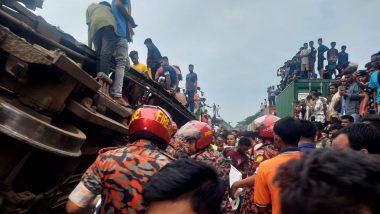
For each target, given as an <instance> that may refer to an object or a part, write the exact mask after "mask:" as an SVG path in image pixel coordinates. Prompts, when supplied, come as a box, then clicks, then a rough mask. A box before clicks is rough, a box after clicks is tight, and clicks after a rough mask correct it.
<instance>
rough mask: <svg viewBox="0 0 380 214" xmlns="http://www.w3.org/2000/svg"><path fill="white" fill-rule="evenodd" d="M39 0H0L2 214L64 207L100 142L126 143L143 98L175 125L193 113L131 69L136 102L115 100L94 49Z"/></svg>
mask: <svg viewBox="0 0 380 214" xmlns="http://www.w3.org/2000/svg"><path fill="white" fill-rule="evenodd" d="M20 2H21V3H22V4H20ZM42 3H43V1H42V0H22V1H21V0H20V1H14V0H0V6H1V7H0V213H59V212H61V211H62V210H63V208H64V205H65V203H66V201H67V196H68V194H69V193H70V192H71V190H72V189H73V188H74V187H75V185H76V184H77V183H78V182H79V180H80V178H81V176H82V174H83V172H84V170H86V169H87V167H88V166H89V165H90V164H91V163H92V162H93V161H94V160H95V158H96V156H97V152H98V151H99V149H101V148H104V147H112V146H122V145H124V144H125V143H126V142H127V138H128V136H127V132H128V125H127V124H128V119H129V117H130V115H131V114H132V113H133V109H135V108H137V107H138V106H140V105H143V104H149V105H159V106H161V107H163V108H164V109H166V110H167V111H168V112H169V113H170V114H171V115H172V117H173V119H174V120H175V122H176V123H177V124H178V125H183V124H184V123H186V122H187V121H189V120H192V119H194V116H193V114H191V113H190V112H189V111H187V109H186V108H184V107H183V106H182V105H181V104H180V103H179V102H178V101H177V100H176V99H174V98H173V97H172V96H171V95H170V94H169V93H167V92H166V91H165V90H163V89H162V88H161V87H160V86H159V85H158V84H157V83H156V82H154V81H152V80H149V79H147V78H145V76H144V75H141V74H140V73H138V72H136V71H134V70H130V71H128V72H126V77H125V82H126V83H127V84H128V93H129V96H130V97H129V98H130V102H131V105H132V107H133V108H131V109H127V108H124V107H122V106H120V105H118V104H117V103H116V102H114V101H113V100H112V99H111V98H110V96H109V94H108V90H109V87H110V84H111V83H112V80H111V79H109V78H108V77H107V76H105V75H104V76H100V77H98V78H94V74H95V54H94V52H93V51H92V50H91V49H89V48H88V47H87V46H85V45H82V44H80V43H79V42H77V41H76V40H75V39H74V38H73V37H72V36H70V35H68V34H66V33H64V32H62V31H60V30H59V29H57V28H56V27H54V26H51V25H50V24H48V23H47V22H46V21H45V20H44V19H43V18H41V17H38V16H36V15H34V14H33V13H32V12H31V11H30V10H29V9H31V10H33V9H35V8H36V7H42ZM27 8H29V9H27Z"/></svg>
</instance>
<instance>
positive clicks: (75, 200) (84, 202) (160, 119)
mask: <svg viewBox="0 0 380 214" xmlns="http://www.w3.org/2000/svg"><path fill="white" fill-rule="evenodd" d="M171 121H172V119H171V117H170V115H169V114H168V113H167V112H166V111H165V110H164V109H162V108H160V107H156V106H143V107H142V108H140V109H137V110H136V111H135V113H134V114H133V115H132V118H131V121H130V125H129V138H130V142H132V143H130V144H128V145H126V146H125V147H122V148H108V149H103V150H101V151H100V152H99V156H98V157H97V159H96V160H95V162H94V163H93V164H92V165H91V166H90V167H89V168H88V169H87V171H86V172H85V173H84V175H83V177H82V179H81V181H80V183H79V184H78V185H77V187H76V188H75V189H74V190H73V192H72V193H71V194H70V196H69V200H68V202H67V204H66V210H67V212H68V213H78V212H83V211H85V210H86V209H88V208H91V207H90V206H91V205H90V204H91V203H92V202H93V200H94V199H95V197H96V196H97V195H101V207H100V213H143V212H144V211H145V207H144V204H143V200H142V188H143V185H144V184H145V183H147V182H148V180H149V179H150V177H151V176H152V175H154V174H155V173H156V172H157V171H158V170H160V169H161V168H162V167H163V166H165V165H166V164H167V163H169V162H171V161H172V159H171V158H169V156H167V155H165V154H164V153H163V152H162V150H164V149H166V147H167V145H168V143H169V140H170V136H171V133H172V122H171Z"/></svg>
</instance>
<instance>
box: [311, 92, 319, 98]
mask: <svg viewBox="0 0 380 214" xmlns="http://www.w3.org/2000/svg"><path fill="white" fill-rule="evenodd" d="M311 95H312V96H316V97H319V96H321V93H319V92H318V91H313V93H311Z"/></svg>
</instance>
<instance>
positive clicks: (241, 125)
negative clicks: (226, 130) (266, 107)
mask: <svg viewBox="0 0 380 214" xmlns="http://www.w3.org/2000/svg"><path fill="white" fill-rule="evenodd" d="M262 114H263V113H262V112H256V114H254V115H251V116H249V117H247V118H245V119H244V120H243V121H240V122H238V123H237V124H236V126H235V128H236V129H238V128H242V129H244V130H245V129H246V128H247V126H248V125H249V124H251V123H252V122H253V121H254V120H255V119H256V118H258V117H261V116H262Z"/></svg>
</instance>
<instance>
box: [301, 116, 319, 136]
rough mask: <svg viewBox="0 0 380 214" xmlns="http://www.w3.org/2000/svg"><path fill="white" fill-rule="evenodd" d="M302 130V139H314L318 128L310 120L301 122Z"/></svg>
mask: <svg viewBox="0 0 380 214" xmlns="http://www.w3.org/2000/svg"><path fill="white" fill-rule="evenodd" d="M300 129H301V137H305V138H314V137H315V135H316V134H317V126H316V125H315V124H314V123H312V122H310V121H308V120H301V121H300Z"/></svg>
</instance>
